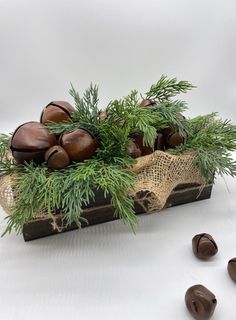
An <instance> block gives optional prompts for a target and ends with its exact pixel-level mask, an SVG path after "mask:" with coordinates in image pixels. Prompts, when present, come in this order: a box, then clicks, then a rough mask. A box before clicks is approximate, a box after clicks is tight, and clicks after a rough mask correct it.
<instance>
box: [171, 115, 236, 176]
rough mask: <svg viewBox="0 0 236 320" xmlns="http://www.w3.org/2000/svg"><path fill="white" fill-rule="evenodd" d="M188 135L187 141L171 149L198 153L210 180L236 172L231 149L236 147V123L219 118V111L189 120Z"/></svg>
mask: <svg viewBox="0 0 236 320" xmlns="http://www.w3.org/2000/svg"><path fill="white" fill-rule="evenodd" d="M188 123H189V135H188V139H187V142H186V144H183V145H181V146H179V147H177V148H176V149H175V150H169V152H172V153H175V154H179V153H183V152H185V151H188V150H194V151H195V152H196V153H197V160H196V164H197V165H198V166H199V168H200V170H201V173H202V174H203V176H204V177H206V178H207V179H208V180H213V179H214V175H215V174H216V173H217V174H220V175H222V174H228V175H231V176H235V175H236V161H235V160H234V159H233V158H232V156H231V152H232V151H235V150H236V125H235V124H233V123H232V122H231V121H229V120H222V119H219V118H217V113H211V114H208V115H205V116H198V117H195V118H193V119H189V120H188Z"/></svg>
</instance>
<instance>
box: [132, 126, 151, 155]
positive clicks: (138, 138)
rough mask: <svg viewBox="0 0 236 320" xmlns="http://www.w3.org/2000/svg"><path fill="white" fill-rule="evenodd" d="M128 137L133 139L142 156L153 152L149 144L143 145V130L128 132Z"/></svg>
mask: <svg viewBox="0 0 236 320" xmlns="http://www.w3.org/2000/svg"><path fill="white" fill-rule="evenodd" d="M130 137H131V138H132V139H133V141H134V143H136V145H137V146H138V147H139V148H140V150H141V152H142V156H146V155H148V154H151V153H153V148H152V147H150V146H145V145H144V143H143V137H144V133H143V132H141V131H140V132H134V133H131V134H130Z"/></svg>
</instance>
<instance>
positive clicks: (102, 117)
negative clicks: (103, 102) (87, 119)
mask: <svg viewBox="0 0 236 320" xmlns="http://www.w3.org/2000/svg"><path fill="white" fill-rule="evenodd" d="M106 116H107V114H106V111H103V110H101V111H99V113H98V117H99V120H101V121H103V120H105V119H106Z"/></svg>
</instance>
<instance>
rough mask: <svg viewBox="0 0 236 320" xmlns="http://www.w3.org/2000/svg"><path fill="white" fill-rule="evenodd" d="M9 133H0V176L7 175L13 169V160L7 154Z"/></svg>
mask: <svg viewBox="0 0 236 320" xmlns="http://www.w3.org/2000/svg"><path fill="white" fill-rule="evenodd" d="M10 139H11V135H7V134H4V133H1V134H0V177H2V176H5V175H9V174H11V173H12V172H13V171H14V162H13V159H12V158H11V157H9V156H8V153H9V146H10Z"/></svg>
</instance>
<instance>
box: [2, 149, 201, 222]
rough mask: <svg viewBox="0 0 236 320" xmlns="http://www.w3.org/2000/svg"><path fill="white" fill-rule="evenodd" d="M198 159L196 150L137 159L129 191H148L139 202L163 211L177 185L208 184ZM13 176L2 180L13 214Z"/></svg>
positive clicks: (4, 203)
mask: <svg viewBox="0 0 236 320" xmlns="http://www.w3.org/2000/svg"><path fill="white" fill-rule="evenodd" d="M195 159H196V155H195V154H194V153H185V154H181V155H178V156H177V155H172V154H170V153H167V152H162V151H155V152H154V153H152V154H150V155H147V156H144V157H140V158H138V159H137V163H136V164H135V165H134V166H133V167H132V168H131V170H132V171H133V172H134V173H135V174H136V177H137V179H136V183H135V186H134V189H133V190H132V191H130V196H134V197H135V195H136V194H137V193H138V192H140V191H148V194H147V193H146V195H145V197H144V198H143V199H142V198H141V199H139V200H138V201H139V203H140V204H141V205H142V202H144V201H145V209H146V210H147V208H148V212H149V211H150V212H151V211H153V210H161V209H162V208H163V207H164V206H165V203H166V200H167V198H168V197H169V195H170V193H171V191H172V190H173V189H174V188H175V187H176V186H177V185H179V184H185V183H198V184H200V185H204V184H206V181H205V179H204V178H203V177H202V175H201V173H200V171H199V168H198V167H197V166H196V164H195ZM11 179H12V177H11V176H6V177H3V178H1V179H0V205H1V206H2V207H3V209H4V210H5V211H6V213H7V214H10V213H11V207H12V205H13V204H14V199H13V192H12V186H11ZM147 203H148V206H147ZM40 214H42V213H40ZM35 216H39V213H36V214H35Z"/></svg>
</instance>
